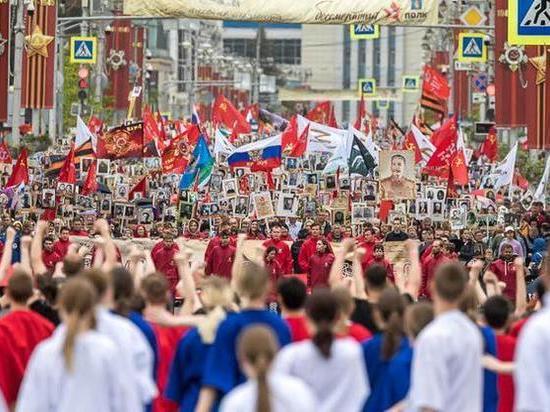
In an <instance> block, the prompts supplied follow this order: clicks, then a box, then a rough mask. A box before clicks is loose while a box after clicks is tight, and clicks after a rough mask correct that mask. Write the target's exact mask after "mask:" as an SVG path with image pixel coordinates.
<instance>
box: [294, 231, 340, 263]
mask: <svg viewBox="0 0 550 412" xmlns="http://www.w3.org/2000/svg"><path fill="white" fill-rule="evenodd" d="M310 233H311V235H310V236H309V238H307V240H306V241H305V242H304V243H303V245H302V247H301V248H300V254H299V255H298V263H299V264H300V267H301V268H302V270H303V271H304V272H309V271H310V270H309V269H310V266H309V259H310V258H311V256H313V255H314V254H315V252H316V251H317V241H318V240H319V239H322V237H321V226H319V225H318V224H317V223H313V224H312V225H311V232H310ZM328 251H330V252H332V248H331V247H330V245H329V247H328Z"/></svg>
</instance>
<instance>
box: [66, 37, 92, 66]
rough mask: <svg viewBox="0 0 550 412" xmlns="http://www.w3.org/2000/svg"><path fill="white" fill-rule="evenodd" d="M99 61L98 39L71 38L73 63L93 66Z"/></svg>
mask: <svg viewBox="0 0 550 412" xmlns="http://www.w3.org/2000/svg"><path fill="white" fill-rule="evenodd" d="M96 59H97V37H80V36H79V37H71V56H70V61H71V63H90V64H93V63H95V62H96Z"/></svg>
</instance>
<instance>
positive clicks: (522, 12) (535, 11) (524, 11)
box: [508, 0, 550, 46]
mask: <svg viewBox="0 0 550 412" xmlns="http://www.w3.org/2000/svg"><path fill="white" fill-rule="evenodd" d="M508 43H509V44H513V45H517V46H530V45H533V46H535V45H545V44H550V1H548V0H508Z"/></svg>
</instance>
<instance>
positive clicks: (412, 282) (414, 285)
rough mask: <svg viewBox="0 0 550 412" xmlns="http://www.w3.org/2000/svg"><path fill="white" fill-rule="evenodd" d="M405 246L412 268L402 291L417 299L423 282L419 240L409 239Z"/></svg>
mask: <svg viewBox="0 0 550 412" xmlns="http://www.w3.org/2000/svg"><path fill="white" fill-rule="evenodd" d="M405 248H406V249H407V253H408V255H409V260H410V262H411V268H410V271H409V277H408V279H407V280H406V281H405V288H404V290H403V291H402V293H408V294H409V295H410V296H411V297H412V298H413V299H414V300H417V299H418V294H419V292H420V285H421V284H422V267H421V266H420V256H419V255H418V242H417V241H414V240H407V241H406V242H405Z"/></svg>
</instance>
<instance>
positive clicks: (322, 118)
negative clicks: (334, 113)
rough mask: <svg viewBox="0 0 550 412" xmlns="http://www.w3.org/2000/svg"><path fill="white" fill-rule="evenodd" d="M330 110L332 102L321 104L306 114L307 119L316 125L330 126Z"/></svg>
mask: <svg viewBox="0 0 550 412" xmlns="http://www.w3.org/2000/svg"><path fill="white" fill-rule="evenodd" d="M330 108H331V105H330V102H321V103H319V104H318V105H317V106H315V107H314V108H313V109H311V110H310V111H309V112H308V113H307V114H306V118H307V119H308V120H311V121H312V122H315V123H321V124H326V125H328V123H329V122H330V112H331V110H330Z"/></svg>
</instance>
